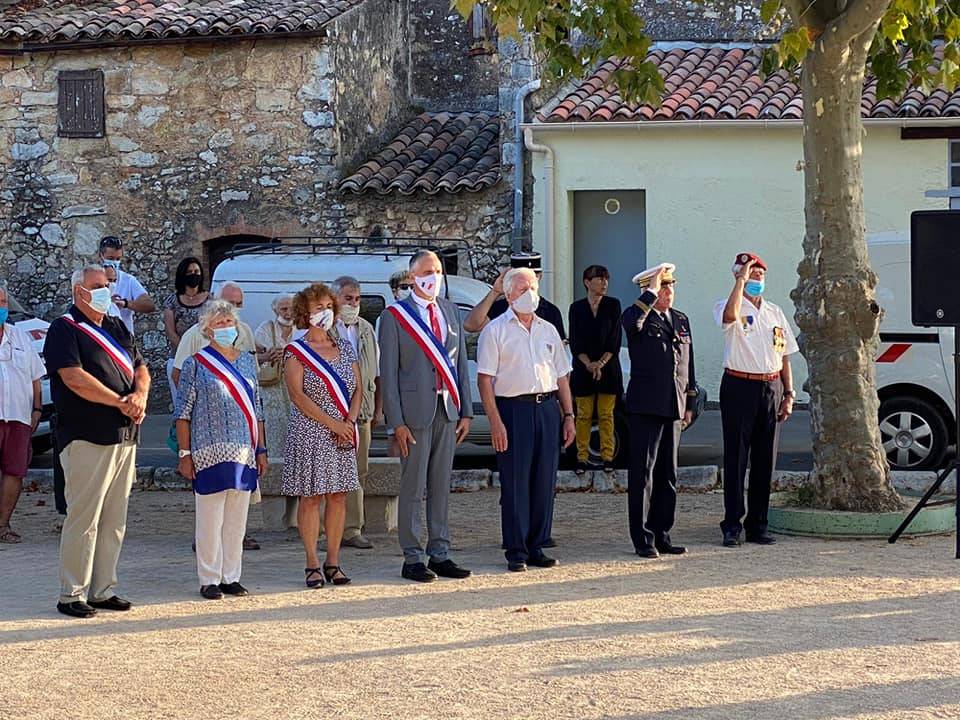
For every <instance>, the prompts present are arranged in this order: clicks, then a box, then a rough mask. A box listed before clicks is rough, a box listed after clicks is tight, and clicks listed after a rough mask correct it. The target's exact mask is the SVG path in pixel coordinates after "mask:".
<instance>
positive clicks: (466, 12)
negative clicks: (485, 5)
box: [450, 0, 477, 18]
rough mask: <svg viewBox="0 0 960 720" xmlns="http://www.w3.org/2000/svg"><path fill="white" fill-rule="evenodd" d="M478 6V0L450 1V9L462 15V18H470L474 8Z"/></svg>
mask: <svg viewBox="0 0 960 720" xmlns="http://www.w3.org/2000/svg"><path fill="white" fill-rule="evenodd" d="M476 4H477V0H450V9H451V10H456V11H457V12H458V13H460V15H461V17H463V18H468V17H470V13H472V12H473V6H474V5H476Z"/></svg>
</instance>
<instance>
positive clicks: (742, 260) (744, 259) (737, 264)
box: [733, 252, 767, 272]
mask: <svg viewBox="0 0 960 720" xmlns="http://www.w3.org/2000/svg"><path fill="white" fill-rule="evenodd" d="M751 260H753V264H754V266H755V267H758V268H760V269H761V270H766V269H767V264H766V263H765V262H763V260H761V259H760V256H759V255H754V254H753V253H748V252H742V253H738V254H737V258H736V260H734V261H733V272H739V271H740V268H741V267H742V266H744V265H746V264H747V263H748V262H750V261H751Z"/></svg>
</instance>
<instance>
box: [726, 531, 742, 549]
mask: <svg viewBox="0 0 960 720" xmlns="http://www.w3.org/2000/svg"><path fill="white" fill-rule="evenodd" d="M739 545H740V533H738V532H735V531H733V530H724V531H723V546H724V547H738V546H739Z"/></svg>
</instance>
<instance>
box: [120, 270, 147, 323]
mask: <svg viewBox="0 0 960 720" xmlns="http://www.w3.org/2000/svg"><path fill="white" fill-rule="evenodd" d="M146 294H147V289H146V288H145V287H143V285H141V284H140V281H139V280H137V279H136V278H135V277H134V276H133V275H131V274H130V273H127V272H124V271H123V270H117V295H119V296H120V297H122V298H123V299H124V300H126V301H127V302H133V301H134V300H136V299H137V298H138V297H140V296H141V295H146ZM120 319H121V320H123V324H124V325H126V326H127V330H129V331H130V334H131V335H133V334H134V333H133V310H130V309H129V308H120Z"/></svg>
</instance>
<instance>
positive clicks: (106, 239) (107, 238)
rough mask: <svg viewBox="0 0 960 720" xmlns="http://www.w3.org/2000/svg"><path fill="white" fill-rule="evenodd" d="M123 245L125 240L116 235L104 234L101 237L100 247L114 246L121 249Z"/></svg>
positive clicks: (115, 248)
mask: <svg viewBox="0 0 960 720" xmlns="http://www.w3.org/2000/svg"><path fill="white" fill-rule="evenodd" d="M122 247H123V240H121V239H120V238H118V237H117V236H116V235H104V236H103V237H102V238H100V249H101V250H103V249H104V248H113V249H114V250H120V249H121V248H122Z"/></svg>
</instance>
